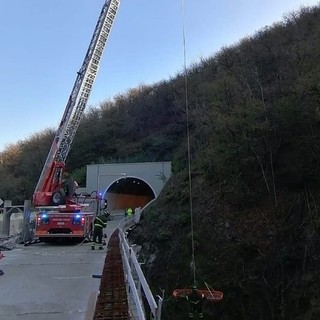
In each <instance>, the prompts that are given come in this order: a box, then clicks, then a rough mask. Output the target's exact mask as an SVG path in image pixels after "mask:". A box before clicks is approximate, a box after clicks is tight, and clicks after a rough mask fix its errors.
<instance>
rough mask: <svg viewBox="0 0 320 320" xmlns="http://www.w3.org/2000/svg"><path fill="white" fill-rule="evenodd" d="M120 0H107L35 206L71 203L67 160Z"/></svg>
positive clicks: (43, 173)
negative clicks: (66, 182)
mask: <svg viewBox="0 0 320 320" xmlns="http://www.w3.org/2000/svg"><path fill="white" fill-rule="evenodd" d="M119 5H120V0H106V2H105V3H104V5H103V7H102V10H101V13H100V16H99V19H98V22H97V25H96V28H95V30H94V33H93V36H92V39H91V42H90V45H89V48H88V50H87V53H86V56H85V58H84V61H83V64H82V66H81V68H80V70H79V72H78V73H77V78H76V81H75V83H74V86H73V89H72V92H71V94H70V97H69V100H68V103H67V106H66V108H65V111H64V114H63V116H62V119H61V122H60V125H59V128H58V130H57V132H56V135H55V137H54V140H53V142H52V145H51V148H50V151H49V154H48V156H47V160H46V162H45V164H44V167H43V170H42V172H41V175H40V178H39V181H38V183H37V186H36V188H35V191H34V194H33V204H34V205H35V206H50V205H60V204H65V203H66V202H68V199H69V197H68V194H65V192H64V190H63V189H62V179H63V173H64V167H65V161H66V158H67V156H68V153H69V150H70V147H71V144H72V141H73V138H74V136H75V133H76V131H77V129H78V126H79V123H80V120H81V118H82V115H83V112H84V109H85V107H86V104H87V101H88V99H89V95H90V93H91V90H92V86H93V83H94V80H95V78H96V75H97V72H98V68H99V62H100V59H101V56H102V53H103V50H104V48H105V45H106V42H107V39H108V37H109V34H110V31H111V28H112V25H113V22H114V20H115V17H116V14H117V11H118V8H119Z"/></svg>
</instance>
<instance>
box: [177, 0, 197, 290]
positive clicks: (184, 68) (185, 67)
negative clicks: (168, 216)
mask: <svg viewBox="0 0 320 320" xmlns="http://www.w3.org/2000/svg"><path fill="white" fill-rule="evenodd" d="M181 11H182V40H183V70H184V72H183V73H184V85H185V108H186V116H187V148H188V176H189V199H190V200H189V201H190V203H189V205H190V226H191V251H192V257H191V269H192V275H193V285H194V286H196V285H197V283H196V263H195V250H194V233H193V203H192V179H191V151H190V130H189V101H188V77H187V55H186V32H185V9H184V0H181Z"/></svg>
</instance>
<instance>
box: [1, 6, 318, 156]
mask: <svg viewBox="0 0 320 320" xmlns="http://www.w3.org/2000/svg"><path fill="white" fill-rule="evenodd" d="M103 3H104V0H54V1H52V0H1V2H0V39H1V50H0V112H1V118H0V119H1V122H0V151H3V150H4V149H5V148H6V147H7V146H9V145H10V144H11V143H17V142H18V141H19V140H24V139H28V138H30V137H31V135H32V134H34V133H38V132H41V131H42V130H43V129H46V128H56V127H57V125H58V123H59V122H60V119H61V117H62V114H63V111H64V108H65V105H66V103H67V100H68V96H69V95H70V93H71V89H72V87H73V83H74V81H75V78H76V72H77V71H78V70H79V68H80V67H81V65H82V61H83V58H84V55H85V53H86V50H87V47H88V45H89V42H90V40H91V36H92V33H93V30H94V27H95V24H96V22H97V19H98V16H99V13H100V10H101V8H102V5H103ZM318 3H319V1H318V0H317V1H315V0H306V1H303V0H267V1H261V0H184V10H185V31H186V55H187V64H188V65H189V64H191V63H196V62H197V61H199V59H200V58H205V57H208V56H210V55H213V54H214V53H215V52H217V51H219V49H220V48H221V47H223V46H227V45H231V44H234V43H236V42H237V41H238V40H240V39H241V38H243V37H245V36H248V35H249V36H250V35H253V34H254V33H255V31H257V30H259V29H260V28H262V27H264V26H266V25H271V24H272V23H273V22H276V21H279V20H281V19H282V18H283V15H284V14H286V13H288V12H290V11H292V10H297V9H299V8H300V7H301V6H303V5H316V4H318ZM181 4H182V0H121V5H120V9H119V11H118V15H117V18H116V21H115V23H114V26H113V30H112V32H111V35H110V37H109V40H108V43H107V46H106V49H105V52H104V55H103V58H102V62H101V65H100V70H99V74H98V76H97V79H96V82H95V85H94V87H93V91H92V93H91V96H90V99H89V103H88V106H87V108H89V107H90V106H91V107H95V106H98V105H99V103H100V102H102V101H104V100H106V99H112V97H114V96H115V95H117V94H119V93H124V92H127V90H128V89H130V88H134V87H137V86H139V85H140V84H152V83H155V82H158V81H160V80H162V79H169V78H170V77H174V76H175V74H176V73H177V72H180V71H181V70H182V69H183V45H182V9H181V7H182V6H181Z"/></svg>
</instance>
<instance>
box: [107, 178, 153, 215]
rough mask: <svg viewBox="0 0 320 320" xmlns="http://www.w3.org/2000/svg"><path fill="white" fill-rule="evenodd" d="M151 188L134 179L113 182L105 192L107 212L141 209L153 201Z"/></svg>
mask: <svg viewBox="0 0 320 320" xmlns="http://www.w3.org/2000/svg"><path fill="white" fill-rule="evenodd" d="M155 197H156V196H155V194H154V192H153V190H152V189H151V187H150V186H149V185H148V184H147V183H146V182H145V181H143V180H141V179H139V178H136V177H126V178H120V179H118V180H116V181H115V182H113V183H112V184H111V185H110V186H109V187H108V188H107V190H106V192H105V199H107V200H108V209H109V210H124V209H126V208H129V207H131V208H138V207H141V208H143V207H144V206H145V205H146V204H148V203H149V202H150V201H152V200H153V199H155Z"/></svg>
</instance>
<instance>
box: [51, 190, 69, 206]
mask: <svg viewBox="0 0 320 320" xmlns="http://www.w3.org/2000/svg"><path fill="white" fill-rule="evenodd" d="M65 203H66V196H65V193H64V191H63V190H56V191H54V192H53V193H52V205H53V206H60V205H61V204H65Z"/></svg>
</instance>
